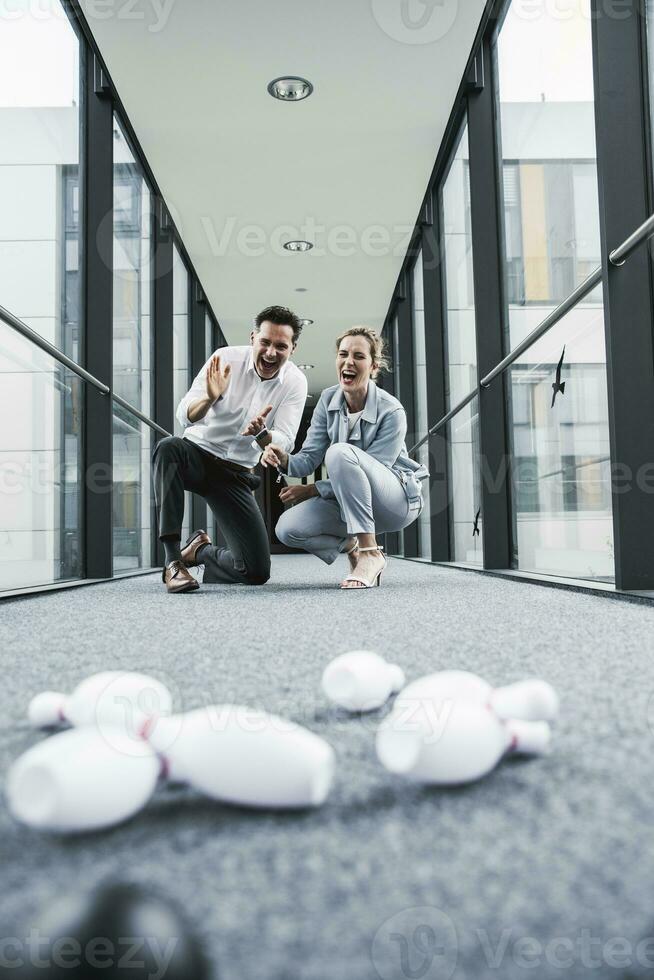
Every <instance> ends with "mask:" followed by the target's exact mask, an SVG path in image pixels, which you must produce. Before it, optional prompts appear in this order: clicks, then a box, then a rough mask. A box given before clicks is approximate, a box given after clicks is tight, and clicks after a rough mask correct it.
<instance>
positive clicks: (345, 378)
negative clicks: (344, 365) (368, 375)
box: [341, 371, 357, 385]
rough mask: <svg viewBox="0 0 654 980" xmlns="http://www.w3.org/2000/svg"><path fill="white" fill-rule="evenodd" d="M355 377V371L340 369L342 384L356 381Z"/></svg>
mask: <svg viewBox="0 0 654 980" xmlns="http://www.w3.org/2000/svg"><path fill="white" fill-rule="evenodd" d="M356 378H357V375H356V371H341V381H342V382H343V384H346V385H351V384H352V383H353V382H354V381H356Z"/></svg>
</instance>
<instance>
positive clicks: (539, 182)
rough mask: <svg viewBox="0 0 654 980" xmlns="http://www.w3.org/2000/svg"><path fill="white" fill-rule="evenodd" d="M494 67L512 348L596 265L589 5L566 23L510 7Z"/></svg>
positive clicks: (575, 9) (570, 9)
mask: <svg viewBox="0 0 654 980" xmlns="http://www.w3.org/2000/svg"><path fill="white" fill-rule="evenodd" d="M497 63H498V70H499V96H500V114H499V119H500V131H501V142H502V157H503V162H502V166H503V178H504V179H503V191H504V232H505V234H504V239H505V255H504V274H505V282H506V295H507V301H508V307H509V316H508V325H509V337H508V338H507V348H514V347H515V346H516V345H517V344H518V343H519V342H520V341H521V340H522V339H523V338H524V337H525V336H526V335H527V334H528V333H529V331H530V330H532V329H533V328H534V327H535V326H536V325H537V324H538V323H539V322H540V321H541V320H542V319H543V318H544V317H545V316H546V315H547V312H548V310H549V309H550V308H551V307H553V306H557V305H558V304H559V303H560V302H561V301H562V300H563V299H565V297H566V296H568V295H569V294H570V293H571V292H572V290H573V289H575V287H576V286H578V285H579V283H580V282H582V281H583V280H584V279H585V278H586V277H587V276H588V275H589V273H590V272H592V271H593V269H595V268H596V267H597V266H598V265H599V264H600V237H599V209H598V187H597V170H596V162H595V157H596V153H595V113H594V104H593V102H594V92H593V64H592V50H591V14H590V0H569V2H567V3H566V9H565V16H563V15H561V16H556V13H555V12H553V10H552V9H550V8H549V6H548V5H544V6H542V5H541V6H540V7H539V10H538V13H537V16H536V17H534V15H533V12H532V15H530V16H525V15H524V11H523V10H522V9H521V7H520V5H519V4H514V5H512V6H511V7H509V9H508V11H507V14H506V18H505V20H504V23H503V25H502V28H501V30H500V33H499V35H498V39H497ZM598 288H599V287H598ZM583 302H584V303H585V304H587V305H597V304H598V303H599V302H600V296H599V292H598V290H594V291H593V292H592V293H590V294H589V295H588V296H587V297H586V298H585V300H584V301H583Z"/></svg>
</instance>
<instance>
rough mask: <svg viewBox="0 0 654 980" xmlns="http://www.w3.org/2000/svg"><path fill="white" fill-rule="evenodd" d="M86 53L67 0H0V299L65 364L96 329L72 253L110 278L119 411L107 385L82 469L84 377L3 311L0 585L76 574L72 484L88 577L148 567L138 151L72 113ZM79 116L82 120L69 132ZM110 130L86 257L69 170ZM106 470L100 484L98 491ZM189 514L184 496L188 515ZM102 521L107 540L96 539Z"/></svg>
mask: <svg viewBox="0 0 654 980" xmlns="http://www.w3.org/2000/svg"><path fill="white" fill-rule="evenodd" d="M80 16H83V14H81V12H80ZM93 57H95V52H94V48H93V44H92V42H90V41H88V40H87V38H86V35H85V34H84V33H82V32H79V33H78V31H77V22H76V20H75V16H74V15H73V12H72V8H71V5H70V4H68V3H63V2H62V0H38V2H35V0H11V2H6V3H3V2H2V0H0V307H3V308H5V309H7V310H8V311H9V312H10V314H11V315H12V318H13V317H16V318H18V320H21V321H23V322H24V323H26V324H27V325H28V327H30V328H31V329H32V330H34V331H35V332H36V334H38V335H40V337H41V338H43V339H44V340H45V341H47V342H48V343H49V344H51V345H52V346H53V347H55V348H57V349H58V350H59V351H61V352H63V353H65V354H66V355H67V356H68V357H69V358H71V359H72V360H73V361H74V362H76V363H80V362H83V361H84V358H85V356H86V354H88V353H89V352H90V353H93V340H94V337H95V335H94V333H93V331H94V330H97V329H98V324H97V323H84V322H83V316H82V311H83V309H84V303H83V287H84V279H83V276H81V275H80V263H81V258H82V257H83V256H86V258H87V264H88V269H89V281H93V280H94V279H95V278H98V277H99V278H101V277H102V275H103V274H108V275H109V276H110V277H111V281H112V286H113V297H112V298H113V304H112V307H113V309H112V316H113V323H112V325H111V327H112V344H113V352H112V353H113V358H112V360H113V374H112V377H111V379H110V382H108V383H110V385H111V387H112V389H113V393H114V394H115V395H116V396H119V397H121V398H122V399H124V400H125V401H126V402H127V403H128V404H129V405H130V406H132V408H133V410H129V409H123V408H122V407H120V406H118V404H117V403H116V401H115V400H114V401H113V402H112V400H111V394H108V395H107V396H106V401H105V400H104V396H102V397H99V398H98V399H97V400H95V402H94V404H95V405H96V410H97V412H98V413H100V414H101V416H102V418H103V420H104V421H106V422H107V423H108V422H109V412H112V415H113V446H112V452H113V459H112V458H107V459H104V454H99V453H98V449H99V448H100V447H98V446H89V447H87V449H88V452H89V456H90V459H89V468H88V471H85V467H84V460H83V455H84V433H85V431H86V432H89V431H90V430H89V429H87V428H86V427H85V425H84V418H83V413H84V405H85V393H86V384H87V383H85V382H83V381H81V380H80V379H79V378H78V376H77V374H75V373H74V372H71V371H70V370H69V369H68V368H66V367H64V366H62V365H61V364H60V362H59V361H58V360H57V358H56V357H53V356H52V355H51V354H49V353H46V352H43V351H42V350H41V348H40V347H39V346H38V345H37V344H35V343H34V342H32V341H30V340H29V339H27V338H25V337H24V336H23V335H22V333H21V332H20V329H19V328H18V329H17V328H16V327H15V326H12V325H11V322H10V321H9V318H7V322H4V321H0V412H2V417H3V418H4V419H5V422H6V423H7V424H6V425H4V426H2V427H0V591H7V590H12V589H21V588H29V587H32V586H34V587H38V586H40V585H50V584H54V583H59V582H62V581H69V580H75V579H79V578H83V577H84V575H85V574H86V572H87V569H86V568H85V567H84V562H85V558H84V544H85V528H84V521H83V518H84V515H85V513H87V509H86V507H85V495H87V494H90V493H93V492H94V490H97V491H98V495H97V496H96V497H95V500H94V506H95V507H99V508H100V513H98V517H99V522H100V525H101V526H100V527H98V528H97V530H98V535H97V541H95V540H94V541H93V545H92V546H93V548H94V552H93V554H94V556H95V558H94V561H95V565H96V568H97V569H98V570H99V572H95V571H94V574H98V573H99V574H102V575H104V574H106V575H110V574H111V569H112V567H113V570H114V571H116V572H120V571H123V570H130V569H136V568H143V567H146V568H147V567H148V566H149V565H150V560H151V549H150V541H151V528H150V522H151V510H152V492H151V485H150V452H151V446H152V430H151V428H150V427H149V426H148V425H146V424H145V423H142V422H141V421H140V420H139V419H138V417H137V416H136V415H135V414H134V413H135V411H138V412H140V413H143V415H144V416H146V417H147V418H151V416H152V411H153V405H152V391H153V384H152V369H153V349H154V337H155V324H154V318H153V303H152V300H153V285H154V284H153V243H154V238H153V215H152V210H153V202H154V194H153V193H152V190H151V187H150V186H149V183H148V181H147V180H146V177H145V171H146V166H145V164H144V163H143V156H142V154H141V152H140V150H139V148H138V147H137V146H136V145H135V142H134V141H133V139H132V137H128V135H127V127H126V126H125V125H123V124H122V123H121V120H120V119H119V118H118V116H114V117H113V119H112V117H111V115H110V117H109V120H107V118H106V116H105V117H102V114H95V113H93V114H90V115H88V117H87V116H85V114H84V112H83V111H82V108H83V106H84V103H85V99H86V91H85V72H83V71H81V70H80V65H84V64H86V63H88V61H89V59H93ZM84 125H88V127H89V131H88V133H84V137H85V138H84V139H82V138H81V134H80V131H82V133H83V130H84ZM109 125H113V140H112V147H111V155H112V163H113V173H110V172H107V171H105V170H103V169H102V168H100V169H99V170H98V172H97V177H98V181H103V180H105V179H106V181H107V186H103V187H98V193H100V194H101V195H102V196H103V197H106V196H108V195H110V194H111V192H112V191H113V208H112V209H110V210H109V213H108V214H107V215H106V216H105V217H106V218H107V219H108V220H110V221H111V224H112V230H113V239H112V248H111V249H110V251H109V253H108V254H106V255H102V256H98V255H97V250H96V249H93V248H85V241H84V239H85V235H93V234H95V230H94V229H93V228H91V227H90V225H88V224H87V226H86V227H85V225H84V222H83V221H82V220H81V214H80V203H81V198H82V196H83V195H82V191H81V188H80V175H82V176H83V174H84V173H85V171H87V169H88V168H86V167H85V160H84V159H83V157H84V148H85V147H87V146H90V145H95V144H93V140H96V139H99V140H100V142H101V143H102V144H104V142H105V140H106V138H107V137H108V136H109V135H110V133H109V132H106V131H105V127H108V126H109ZM130 141H131V142H130ZM105 174H106V178H105ZM93 186H96V185H95V183H94V185H93ZM92 220H93V209H90V210H89V221H92ZM175 257H176V269H175V274H174V276H173V274H172V272H170V273H167V274H168V275H170V276H171V279H174V283H173V286H174V293H175V318H174V325H173V324H171V323H168V324H166V323H160V324H157V325H156V326H157V328H159V327H161V334H160V335H159V339H160V341H161V338H162V337H169V336H170V328H171V327H172V326H174V337H175V352H174V359H175V383H176V390H175V397H176V398H177V399H178V398H179V397H181V395H180V389H181V394H183V393H184V392H185V391H186V389H187V388H188V384H189V381H190V377H189V368H190V356H189V355H190V344H189V279H190V273H191V272H192V270H191V269H189V268H188V267H186V266H184V265H183V263H181V260H180V257H179V253H178V252H177V251H176V253H175ZM214 334H215V335H216V336H222V335H221V334H220V332H219V330H218V328H217V325H216V324H215V321H214V319H213V316H212V315H211V314H210V313H209V312H208V311H207V316H206V324H205V341H206V348H207V353H211V351H212V350H213V347H214ZM171 353H172V351H171ZM88 384H92V382H88ZM94 387H95V386H94ZM100 387H103V386H102V385H100ZM161 398H162V401H164V402H165V401H166V399H167V398H169V399H170V401H171V402H172V400H173V392H172V391H170V392H161ZM98 455H99V456H100V458H98ZM107 455H109V454H108V453H107ZM111 467H113V473H112V490H113V492H112V493H103V492H102V490H103V489H104V488H105V486H106V475H107V471H108V470H109V469H111ZM85 473H86V478H85ZM94 473H95V474H97V477H98V479H99V480H101V481H103V482H102V483H101V486H100V487H95V488H94V486H93V479H94V478H95V477H94ZM96 513H97V511H96ZM189 514H190V507H188V509H187V520H188V515H189ZM110 519H111V524H112V527H113V541H112V543H111V547H110V542H109V535H106V536H105V534H104V530H105V529H106V530H108V524H109V521H110ZM187 527H188V524H187ZM87 530H89V529H87ZM90 537H92V534H89V538H90ZM96 546H97V550H95V549H96Z"/></svg>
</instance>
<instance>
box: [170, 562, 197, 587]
mask: <svg viewBox="0 0 654 980" xmlns="http://www.w3.org/2000/svg"><path fill="white" fill-rule="evenodd" d="M161 580H162V582H164V584H165V586H166V590H167V591H168V592H170V593H175V592H195V591H196V589H199V588H200V583H199V582H198V581H197V580H196V579H194V578H193V576H192V575H190V574H189V573H188V572H187V571H186V568H185V567H184V565H183V564H182V562H181V561H171V563H170V565H166V567H165V568H164V570H163V572H162V574H161Z"/></svg>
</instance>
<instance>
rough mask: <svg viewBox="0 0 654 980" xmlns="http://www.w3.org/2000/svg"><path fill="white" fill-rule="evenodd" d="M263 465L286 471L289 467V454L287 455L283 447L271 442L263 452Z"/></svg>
mask: <svg viewBox="0 0 654 980" xmlns="http://www.w3.org/2000/svg"><path fill="white" fill-rule="evenodd" d="M261 465H262V466H272V467H273V469H274V468H275V467H276V466H279V468H280V469H282V470H284V471H285V470H286V467H287V466H288V453H285V452H284V450H283V449H282V447H281V446H276V445H275V443H274V442H271V443H269V444H268V445H267V446H266V448H265V449H264V451H263V456H262V457H261Z"/></svg>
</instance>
